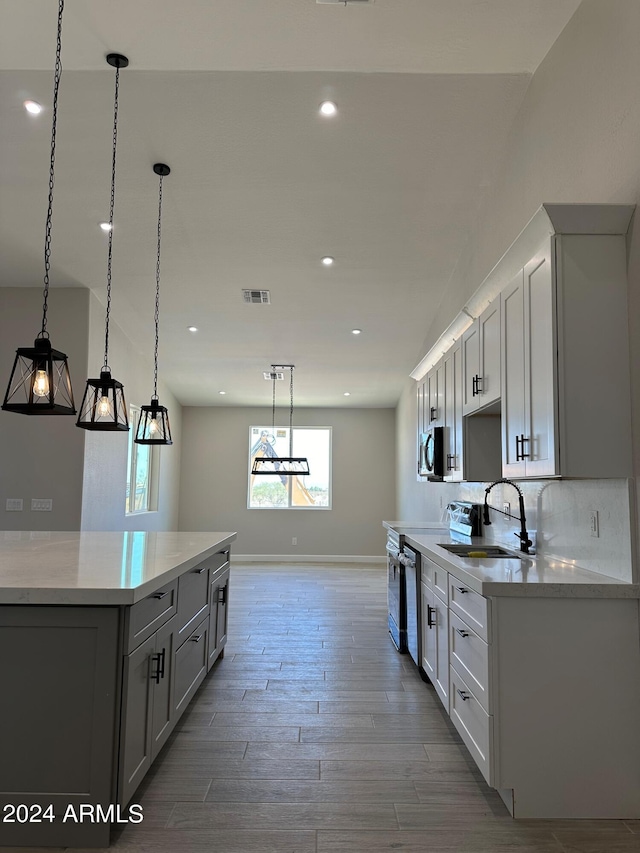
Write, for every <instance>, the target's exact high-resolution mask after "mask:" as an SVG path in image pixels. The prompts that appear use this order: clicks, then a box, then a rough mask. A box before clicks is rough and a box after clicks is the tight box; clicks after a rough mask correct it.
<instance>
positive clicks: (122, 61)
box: [76, 53, 129, 432]
mask: <svg viewBox="0 0 640 853" xmlns="http://www.w3.org/2000/svg"><path fill="white" fill-rule="evenodd" d="M107 62H108V63H109V65H111V66H112V68H115V69H116V75H115V76H116V81H115V94H114V99H113V145H112V149H111V198H110V202H109V249H108V252H107V309H106V316H105V335H104V363H103V366H102V370H101V371H100V378H99V379H87V385H86V388H85V391H84V397H83V398H82V404H81V406H80V414H79V415H78V420H77V421H76V426H79V427H81V428H82V429H91V430H98V431H100V432H128V431H129V415H128V410H127V403H126V400H125V397H124V387H123V385H122V382H118V381H117V380H116V379H113V378H112V376H111V369H110V368H109V320H110V317H111V261H112V257H113V210H114V206H115V197H116V151H117V145H118V95H119V90H120V69H121V68H126V67H127V66H128V65H129V60H128V59H127V57H126V56H123V55H122V54H121V53H109V54H108V55H107Z"/></svg>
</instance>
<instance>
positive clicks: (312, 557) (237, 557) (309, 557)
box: [231, 550, 387, 565]
mask: <svg viewBox="0 0 640 853" xmlns="http://www.w3.org/2000/svg"><path fill="white" fill-rule="evenodd" d="M231 560H232V562H235V563H375V564H376V565H377V564H378V563H380V564H384V563H386V562H387V558H386V557H385V556H381V557H366V556H357V555H355V554H236V553H235V552H234V551H233V550H232V551H231Z"/></svg>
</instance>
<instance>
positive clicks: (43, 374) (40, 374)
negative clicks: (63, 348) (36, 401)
mask: <svg viewBox="0 0 640 853" xmlns="http://www.w3.org/2000/svg"><path fill="white" fill-rule="evenodd" d="M33 393H34V394H35V395H36V397H48V396H49V377H48V376H47V371H46V370H36V375H35V377H34V379H33Z"/></svg>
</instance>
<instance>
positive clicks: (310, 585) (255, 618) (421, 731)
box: [111, 564, 640, 853]
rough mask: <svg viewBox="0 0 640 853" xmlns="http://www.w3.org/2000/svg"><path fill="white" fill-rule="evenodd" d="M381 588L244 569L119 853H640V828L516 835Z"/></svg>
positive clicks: (289, 570)
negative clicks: (216, 641) (225, 627)
mask: <svg viewBox="0 0 640 853" xmlns="http://www.w3.org/2000/svg"><path fill="white" fill-rule="evenodd" d="M385 584H386V573H385V569H384V567H383V566H381V565H375V566H374V565H371V566H366V565H362V564H355V565H349V566H339V565H336V564H326V565H285V566H283V565H272V564H271V565H269V564H267V565H257V564H247V565H238V564H234V565H233V567H232V575H231V589H230V605H229V640H228V644H227V648H226V653H225V657H224V659H223V660H220V661H219V662H218V663H217V664H216V665H215V667H214V669H213V670H212V672H211V673H210V674H209V676H208V677H207V679H206V680H205V682H204V684H203V685H202V687H201V688H200V690H199V692H198V693H197V695H196V697H195V699H194V700H193V702H192V703H191V706H190V707H189V709H188V710H187V711H186V713H185V715H184V716H183V718H182V719H181V720H180V722H179V724H178V726H177V728H176V731H175V732H174V734H173V735H172V736H171V739H170V742H169V743H168V744H167V746H166V747H165V748H164V750H163V752H162V753H161V755H160V756H159V758H158V759H157V761H156V763H155V764H154V766H153V767H152V769H151V771H150V773H149V775H148V777H147V779H146V780H145V781H144V783H143V784H142V786H141V788H140V789H139V791H138V792H137V794H136V795H135V796H134V801H135V802H139V803H141V804H142V805H143V806H144V814H145V819H144V822H143V823H142V824H140V825H137V826H127V827H126V828H124V829H123V830H121V831H119V832H118V833H114V835H113V838H112V847H111V849H112V850H132V851H144V853H147V851H148V853H152V851H153V853H201V851H202V853H205V851H206V853H382V851H398V850H400V851H402V853H441V851H442V852H443V853H444V851H449V853H450V851H460V853H463V851H464V853H494V851H495V852H496V853H510V851H513V853H515V851H518V853H570V852H571V853H578V852H579V851H581V853H623V851H640V821H625V822H622V821H597V820H593V821H589V820H587V821H568V820H567V821H564V820H563V821H514V820H512V818H511V817H510V816H509V814H508V812H507V810H506V808H505V806H504V804H503V803H502V801H501V800H500V798H499V797H498V795H497V794H496V793H495V792H494V791H493V790H492V789H490V788H489V787H487V785H486V784H485V782H484V780H483V778H482V776H481V775H480V773H479V772H478V770H477V768H476V766H475V764H474V762H473V761H472V759H471V758H470V756H469V754H468V752H467V751H466V749H465V747H464V745H463V744H462V742H461V740H460V738H459V736H458V734H457V732H456V731H455V729H454V728H453V726H452V725H451V723H450V721H449V719H448V717H447V715H446V714H445V712H444V710H443V708H442V706H441V704H440V702H439V700H438V698H437V697H436V695H435V692H434V690H433V688H432V687H431V686H430V685H427V684H425V683H424V682H423V681H422V680H421V679H420V677H419V675H418V672H417V670H416V667H415V666H414V664H413V662H412V661H411V659H410V658H409V657H408V656H407V655H399V654H398V653H397V652H396V651H395V649H394V648H393V647H392V645H391V642H390V640H389V638H388V634H387V625H386V618H387V617H386V585H385ZM639 770H640V769H639Z"/></svg>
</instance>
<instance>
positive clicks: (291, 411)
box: [289, 365, 293, 456]
mask: <svg viewBox="0 0 640 853" xmlns="http://www.w3.org/2000/svg"><path fill="white" fill-rule="evenodd" d="M289 370H290V373H291V378H290V380H289V394H290V395H291V407H290V409H289V456H293V365H291V367H290V368H289Z"/></svg>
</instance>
